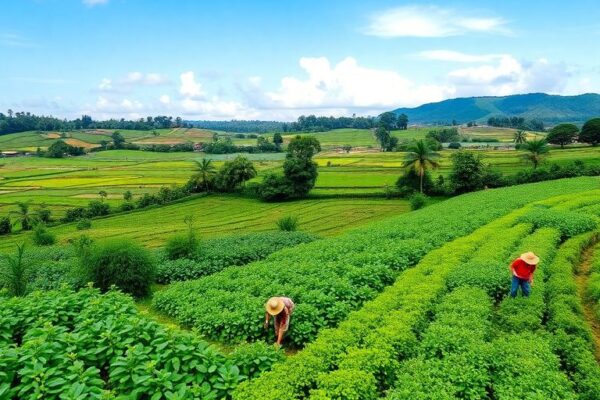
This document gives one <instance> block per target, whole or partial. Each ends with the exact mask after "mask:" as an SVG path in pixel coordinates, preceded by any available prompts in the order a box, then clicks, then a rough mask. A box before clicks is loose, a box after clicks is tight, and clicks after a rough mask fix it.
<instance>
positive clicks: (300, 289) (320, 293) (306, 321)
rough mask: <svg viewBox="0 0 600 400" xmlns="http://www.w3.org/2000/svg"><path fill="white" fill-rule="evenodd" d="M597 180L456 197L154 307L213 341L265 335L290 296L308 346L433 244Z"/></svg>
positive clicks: (175, 289) (199, 284) (181, 287)
mask: <svg viewBox="0 0 600 400" xmlns="http://www.w3.org/2000/svg"><path fill="white" fill-rule="evenodd" d="M596 183H597V182H596V180H593V179H574V180H563V181H559V182H556V181H555V182H552V184H551V185H550V184H548V183H540V184H533V185H527V186H526V187H510V188H504V189H500V190H490V191H483V192H477V193H472V194H468V195H464V196H460V197H456V198H453V199H450V200H448V201H446V202H443V203H440V204H436V205H432V206H430V207H427V208H425V209H423V210H420V211H418V212H414V213H410V214H405V215H402V216H399V217H396V218H394V219H391V220H388V221H386V222H385V223H380V224H378V226H377V227H375V226H372V227H370V228H369V229H361V230H358V231H354V232H352V233H349V234H346V235H344V236H342V237H339V238H335V239H329V240H324V241H318V242H315V243H310V244H307V245H303V246H301V248H298V249H287V250H282V251H279V252H277V253H274V254H273V255H271V256H270V257H268V258H267V259H266V260H264V261H261V262H256V263H252V264H249V265H247V266H246V267H245V268H229V269H226V270H224V271H222V272H219V273H216V274H214V275H211V276H208V277H204V278H201V279H199V280H195V281H188V282H182V283H177V284H173V285H171V287H170V288H168V289H167V290H165V291H163V292H161V293H159V294H158V295H157V296H155V299H154V301H153V306H154V307H155V308H156V309H158V310H160V311H162V312H164V313H166V314H167V315H169V316H171V317H173V318H175V319H176V320H177V321H179V322H180V323H182V324H183V325H186V326H190V327H194V328H196V329H197V330H199V331H200V332H201V333H202V334H203V335H206V336H207V337H209V338H211V339H214V340H219V341H228V342H235V341H240V340H255V339H259V338H263V337H264V335H265V333H264V331H263V330H262V329H261V324H260V320H261V318H262V314H263V312H264V311H263V304H264V301H265V299H267V298H269V297H270V296H277V295H285V296H288V297H291V298H292V299H294V301H295V302H296V304H297V308H296V310H295V313H294V323H293V324H292V325H291V327H290V332H289V336H288V338H287V340H288V341H289V342H291V343H293V344H296V345H303V344H305V343H307V342H310V341H311V340H313V339H314V338H315V337H316V335H317V333H318V331H319V330H320V329H321V328H324V327H333V326H336V325H337V324H338V323H339V322H340V321H342V320H343V319H345V318H346V316H347V315H348V313H349V312H350V311H352V310H355V309H357V308H359V307H360V306H361V305H362V304H363V303H364V302H365V301H368V300H370V299H372V298H374V297H375V296H376V295H377V293H379V292H380V291H381V290H382V289H383V288H384V287H386V286H388V285H390V284H391V283H393V281H394V280H395V278H396V276H397V274H398V272H399V271H403V270H405V269H406V268H408V267H412V266H414V265H415V264H416V263H417V262H418V261H419V260H420V259H421V258H422V257H423V256H424V255H425V254H426V253H427V252H429V251H430V250H432V249H434V248H437V247H439V246H441V245H443V244H444V243H447V242H449V241H451V240H453V239H456V238H457V237H460V236H464V235H467V234H469V233H471V232H473V230H475V229H477V228H478V227H480V226H482V225H484V224H486V223H489V222H490V221H492V220H493V219H494V218H497V217H500V216H502V215H505V214H507V213H508V212H510V211H511V210H513V209H515V208H518V207H521V206H522V205H524V204H527V203H529V202H532V201H537V200H541V199H544V198H547V197H549V196H553V195H559V194H561V193H564V192H567V191H570V192H580V191H584V190H587V189H591V188H593V186H594V185H595V184H596ZM253 321H255V322H254V323H253Z"/></svg>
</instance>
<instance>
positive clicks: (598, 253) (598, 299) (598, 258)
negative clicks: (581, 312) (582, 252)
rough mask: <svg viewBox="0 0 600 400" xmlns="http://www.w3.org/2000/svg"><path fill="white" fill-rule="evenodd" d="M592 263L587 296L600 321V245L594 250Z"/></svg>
mask: <svg viewBox="0 0 600 400" xmlns="http://www.w3.org/2000/svg"><path fill="white" fill-rule="evenodd" d="M590 262H591V265H590V270H589V277H588V282H587V287H586V295H587V296H588V298H589V299H590V300H591V301H592V303H593V304H594V313H595V315H596V318H598V319H600V244H599V245H597V246H596V248H595V249H594V252H593V254H592V255H591V261H590Z"/></svg>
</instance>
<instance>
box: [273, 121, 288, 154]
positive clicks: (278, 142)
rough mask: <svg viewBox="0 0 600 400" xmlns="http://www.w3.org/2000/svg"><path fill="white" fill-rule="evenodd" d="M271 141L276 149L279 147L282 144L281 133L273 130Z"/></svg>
mask: <svg viewBox="0 0 600 400" xmlns="http://www.w3.org/2000/svg"><path fill="white" fill-rule="evenodd" d="M286 127H287V125H286ZM273 143H275V146H277V148H278V149H279V148H281V145H282V144H283V136H281V133H279V132H275V134H274V135H273Z"/></svg>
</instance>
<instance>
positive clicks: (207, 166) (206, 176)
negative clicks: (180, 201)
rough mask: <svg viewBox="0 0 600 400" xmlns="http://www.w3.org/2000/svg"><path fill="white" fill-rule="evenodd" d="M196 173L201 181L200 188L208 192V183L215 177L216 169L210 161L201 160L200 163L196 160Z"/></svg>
mask: <svg viewBox="0 0 600 400" xmlns="http://www.w3.org/2000/svg"><path fill="white" fill-rule="evenodd" d="M196 171H197V172H198V176H199V177H200V178H201V179H202V186H204V189H205V190H206V191H207V192H208V191H209V189H210V181H211V180H212V178H213V177H214V176H215V174H216V171H217V169H216V168H215V166H214V165H213V164H212V160H207V159H206V158H203V159H202V160H201V161H197V160H196Z"/></svg>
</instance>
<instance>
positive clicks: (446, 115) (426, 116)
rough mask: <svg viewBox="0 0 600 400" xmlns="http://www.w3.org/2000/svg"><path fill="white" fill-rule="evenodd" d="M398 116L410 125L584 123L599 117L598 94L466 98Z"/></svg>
mask: <svg viewBox="0 0 600 400" xmlns="http://www.w3.org/2000/svg"><path fill="white" fill-rule="evenodd" d="M394 112H395V113H397V114H402V113H404V114H406V115H408V118H409V121H410V123H411V124H437V123H442V124H449V123H451V122H452V121H453V120H455V121H456V122H458V123H466V122H470V121H477V122H486V121H487V120H488V118H490V117H499V116H508V117H513V116H516V117H523V118H525V119H526V120H541V121H543V122H544V123H545V124H547V125H553V124H556V123H558V122H574V123H583V122H585V121H586V120H588V119H590V118H592V117H598V116H600V95H599V94H596V93H588V94H581V95H577V96H558V95H549V94H545V93H530V94H518V95H512V96H503V97H465V98H458V99H450V100H444V101H440V102H437V103H428V104H423V105H421V106H419V107H415V108H398V109H396V110H394Z"/></svg>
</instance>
